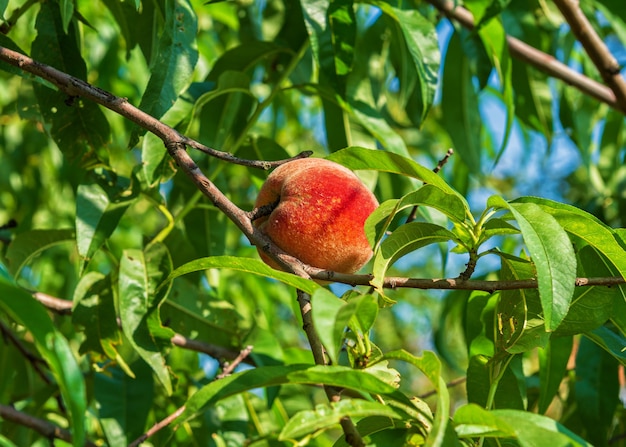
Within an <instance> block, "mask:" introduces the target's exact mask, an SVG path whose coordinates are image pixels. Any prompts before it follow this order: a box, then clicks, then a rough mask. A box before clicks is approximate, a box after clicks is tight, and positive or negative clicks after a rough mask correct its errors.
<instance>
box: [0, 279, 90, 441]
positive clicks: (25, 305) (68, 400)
mask: <svg viewBox="0 0 626 447" xmlns="http://www.w3.org/2000/svg"><path fill="white" fill-rule="evenodd" d="M0 307H2V309H3V310H4V311H5V312H6V313H7V314H9V315H10V316H11V318H13V319H14V320H15V321H17V322H19V323H20V324H21V325H23V326H24V327H25V328H27V329H28V331H29V332H30V333H31V334H32V337H33V339H34V341H35V344H36V346H37V350H38V351H39V352H40V353H41V355H42V357H43V359H44V360H45V361H46V363H47V365H48V367H49V368H50V370H51V371H52V374H53V375H54V378H55V380H56V383H57V385H58V386H59V389H60V391H61V396H62V397H63V401H64V403H65V405H66V408H67V410H68V414H69V417H70V427H71V430H72V442H73V445H74V446H76V447H78V446H83V444H84V442H85V414H86V410H87V398H86V390H85V382H84V379H83V374H82V372H81V370H80V367H79V366H78V362H77V361H76V358H75V357H74V354H73V353H72V350H71V348H70V346H69V343H68V341H67V340H66V339H65V338H64V337H63V335H62V334H61V333H60V332H59V331H57V329H56V328H55V327H54V324H53V323H52V320H51V319H50V317H49V316H48V313H47V312H46V310H45V308H44V307H43V305H42V304H41V303H39V302H38V301H37V300H35V298H33V297H32V296H31V295H30V294H29V293H28V292H26V291H24V290H22V289H20V288H19V287H17V286H15V285H13V284H11V283H9V282H7V281H6V280H4V279H2V278H0Z"/></svg>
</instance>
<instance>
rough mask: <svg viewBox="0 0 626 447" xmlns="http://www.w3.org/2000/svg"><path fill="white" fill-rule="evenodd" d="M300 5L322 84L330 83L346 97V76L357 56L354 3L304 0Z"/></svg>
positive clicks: (343, 0)
mask: <svg viewBox="0 0 626 447" xmlns="http://www.w3.org/2000/svg"><path fill="white" fill-rule="evenodd" d="M300 4H301V6H302V15H303V17H304V24H305V25H306V29H307V32H308V34H309V41H310V42H311V50H312V52H313V56H314V57H315V60H316V61H317V63H318V65H319V71H320V78H321V83H322V84H326V83H329V84H330V85H331V86H332V88H333V89H334V90H335V91H337V93H338V94H339V95H341V96H343V95H344V93H345V88H346V86H345V84H346V80H345V76H346V75H347V74H348V73H349V72H350V70H351V67H352V60H353V58H354V44H355V39H356V19H355V15H354V5H353V3H352V1H350V0H339V1H333V2H329V1H328V0H305V1H301V2H300Z"/></svg>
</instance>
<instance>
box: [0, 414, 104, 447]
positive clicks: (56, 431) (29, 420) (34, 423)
mask: <svg viewBox="0 0 626 447" xmlns="http://www.w3.org/2000/svg"><path fill="white" fill-rule="evenodd" d="M0 417H1V418H2V419H5V420H7V421H11V422H13V423H15V424H19V425H23V426H24V427H28V428H32V429H33V430H35V431H36V432H37V433H39V434H40V435H42V436H44V437H46V438H48V439H61V440H62V441H65V442H67V443H70V444H71V443H72V435H71V433H70V432H69V431H67V430H65V429H63V428H61V427H58V426H56V425H54V424H52V423H51V422H48V421H46V420H44V419H39V418H36V417H34V416H31V415H29V414H27V413H24V412H22V411H18V410H16V409H15V408H13V407H12V406H10V405H3V404H0ZM85 445H86V446H88V447H96V444H94V443H93V442H91V441H86V442H85Z"/></svg>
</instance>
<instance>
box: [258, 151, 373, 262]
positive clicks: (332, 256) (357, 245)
mask: <svg viewBox="0 0 626 447" xmlns="http://www.w3.org/2000/svg"><path fill="white" fill-rule="evenodd" d="M271 204H276V206H275V208H274V209H273V210H272V211H271V213H270V214H269V215H265V216H262V217H260V218H258V219H256V220H255V221H254V225H255V226H256V227H258V229H259V230H260V231H261V232H263V233H264V234H265V235H267V236H268V237H269V238H270V239H271V240H272V242H274V243H275V244H276V245H277V246H278V247H280V248H281V249H282V250H283V251H285V252H286V253H288V254H290V255H292V256H294V257H296V258H298V259H300V260H301V261H302V262H304V263H306V264H309V265H311V266H313V267H318V268H321V269H325V270H333V271H336V272H341V273H353V272H355V271H357V270H359V269H360V268H361V267H362V266H363V265H365V263H366V262H367V261H369V259H370V258H371V257H372V249H371V247H370V245H369V243H368V241H367V238H366V236H365V231H364V229H363V226H364V224H365V220H366V219H367V218H368V216H369V215H370V214H371V213H372V211H374V209H376V207H378V201H377V200H376V197H375V196H374V194H372V192H371V191H370V190H369V189H368V188H367V187H366V186H365V185H364V184H363V182H362V181H361V180H360V179H359V178H358V177H357V176H356V174H354V172H352V171H350V170H349V169H348V168H346V167H344V166H342V165H340V164H337V163H335V162H332V161H329V160H324V159H321V158H305V159H298V160H294V161H290V162H288V163H285V164H283V165H280V166H279V167H278V168H276V169H275V170H274V171H273V172H272V173H271V174H270V175H269V176H268V177H267V180H266V181H265V183H264V184H263V186H262V187H261V190H260V191H259V195H258V197H257V200H256V203H255V207H257V208H258V207H261V206H264V205H271ZM258 251H259V255H260V256H261V259H263V261H265V263H267V264H268V265H270V266H272V267H274V268H279V267H278V265H277V264H276V263H275V262H274V261H273V260H272V259H270V257H269V256H268V255H267V254H266V253H265V252H263V250H262V249H259V250H258Z"/></svg>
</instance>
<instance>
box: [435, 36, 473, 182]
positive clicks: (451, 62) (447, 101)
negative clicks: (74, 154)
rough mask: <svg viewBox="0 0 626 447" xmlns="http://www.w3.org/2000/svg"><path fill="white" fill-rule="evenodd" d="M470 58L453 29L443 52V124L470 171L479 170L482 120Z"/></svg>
mask: <svg viewBox="0 0 626 447" xmlns="http://www.w3.org/2000/svg"><path fill="white" fill-rule="evenodd" d="M469 65H470V62H469V60H468V59H467V57H466V56H465V54H464V53H463V51H462V47H461V40H460V38H459V36H458V34H457V33H456V32H455V33H453V34H452V36H451V38H450V42H449V44H448V50H447V52H446V63H445V64H444V69H443V70H444V71H443V84H442V90H441V107H442V110H443V114H442V118H443V125H444V127H445V129H446V130H447V131H448V134H449V135H450V138H451V139H452V142H453V143H454V150H455V151H456V152H458V154H459V155H460V157H461V159H462V160H463V161H464V162H465V163H466V164H467V166H468V167H469V168H470V170H471V171H472V172H477V173H479V172H481V146H480V138H481V136H480V134H481V129H482V127H483V126H482V120H481V117H480V112H479V110H478V94H477V93H476V91H475V88H474V83H473V75H472V72H471V70H470V67H469Z"/></svg>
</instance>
